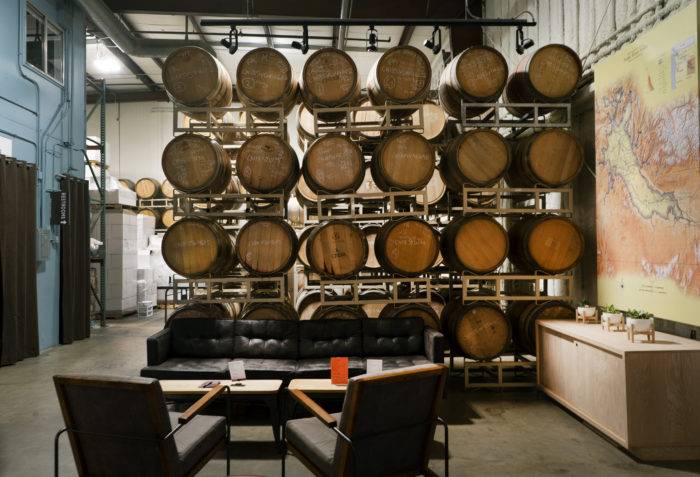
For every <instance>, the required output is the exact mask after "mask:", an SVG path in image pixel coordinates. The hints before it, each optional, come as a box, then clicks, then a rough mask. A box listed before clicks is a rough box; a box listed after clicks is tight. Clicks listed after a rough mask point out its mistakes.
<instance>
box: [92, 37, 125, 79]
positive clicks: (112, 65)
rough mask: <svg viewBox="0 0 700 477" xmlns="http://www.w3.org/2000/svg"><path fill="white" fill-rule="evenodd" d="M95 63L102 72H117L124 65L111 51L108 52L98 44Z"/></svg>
mask: <svg viewBox="0 0 700 477" xmlns="http://www.w3.org/2000/svg"><path fill="white" fill-rule="evenodd" d="M93 65H95V68H97V69H98V70H99V71H100V72H101V73H116V72H117V71H119V70H120V69H121V67H122V64H121V63H120V62H119V60H117V59H116V58H115V57H114V56H112V54H111V53H107V51H106V50H105V48H104V47H103V46H102V45H100V44H99V43H98V44H97V58H95V61H93Z"/></svg>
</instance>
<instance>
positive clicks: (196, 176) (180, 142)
mask: <svg viewBox="0 0 700 477" xmlns="http://www.w3.org/2000/svg"><path fill="white" fill-rule="evenodd" d="M161 165H162V166H163V172H164V173H165V177H167V178H168V181H170V183H171V184H172V185H173V186H174V187H175V188H176V189H177V190H180V191H182V192H185V193H189V194H197V193H201V194H220V193H222V192H224V189H226V187H227V186H228V185H229V184H230V182H231V160H230V159H229V156H228V154H226V152H225V151H224V148H223V147H221V145H220V144H219V143H218V142H216V141H214V140H212V139H209V138H208V137H205V136H201V135H199V134H182V135H180V136H175V138H173V139H172V140H171V141H170V142H169V143H168V145H167V146H165V149H163V155H162V158H161Z"/></svg>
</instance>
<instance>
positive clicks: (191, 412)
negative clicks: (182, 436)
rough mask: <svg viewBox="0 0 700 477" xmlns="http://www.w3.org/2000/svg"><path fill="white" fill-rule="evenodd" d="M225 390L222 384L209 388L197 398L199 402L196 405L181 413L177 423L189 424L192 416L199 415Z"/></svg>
mask: <svg viewBox="0 0 700 477" xmlns="http://www.w3.org/2000/svg"><path fill="white" fill-rule="evenodd" d="M225 389H226V386H224V385H222V384H218V385H216V386H215V387H213V388H211V391H209V392H208V393H206V394H205V395H204V396H202V397H201V398H199V400H198V401H197V402H196V403H194V404H192V405H191V406H190V407H188V408H187V410H186V411H185V412H183V413H182V415H181V416H180V417H178V418H177V422H179V423H180V424H187V423H188V422H190V421H191V420H192V418H193V417H194V416H196V415H197V414H199V413H200V412H201V411H202V410H203V409H204V408H205V407H207V406H208V405H209V403H210V402H211V401H212V400H213V399H214V398H216V397H217V396H218V395H219V394H221V393H222V392H224V390H225Z"/></svg>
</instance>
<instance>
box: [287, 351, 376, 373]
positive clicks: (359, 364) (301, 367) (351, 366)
mask: <svg viewBox="0 0 700 477" xmlns="http://www.w3.org/2000/svg"><path fill="white" fill-rule="evenodd" d="M365 369H366V365H365V360H364V359H363V358H360V357H357V356H354V357H350V358H348V374H349V375H350V376H358V375H360V374H364V373H365ZM294 375H295V376H296V377H297V378H330V377H331V359H330V358H302V359H300V360H299V361H297V369H296V372H295V373H294Z"/></svg>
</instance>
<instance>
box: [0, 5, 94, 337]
mask: <svg viewBox="0 0 700 477" xmlns="http://www.w3.org/2000/svg"><path fill="white" fill-rule="evenodd" d="M25 2H26V0H3V1H1V2H0V137H2V138H5V139H8V140H10V141H12V156H13V157H15V158H17V159H19V160H22V161H26V162H30V163H35V164H38V166H39V169H40V171H39V183H38V184H37V210H36V214H37V228H39V229H41V228H43V229H49V230H50V233H51V239H52V243H51V248H50V251H49V258H48V260H47V261H45V262H39V263H37V285H38V290H39V293H38V310H39V345H40V347H41V349H45V348H47V347H50V346H54V345H56V344H58V309H59V286H60V285H59V284H60V279H59V229H58V228H57V227H51V226H50V225H49V214H50V204H49V195H48V191H49V190H57V189H58V188H59V184H58V181H57V179H56V175H57V174H67V173H70V174H72V175H76V176H82V170H83V166H82V163H83V156H82V152H81V151H80V150H79V149H80V148H82V147H84V144H85V121H84V110H85V86H84V72H85V33H84V32H85V19H84V15H83V13H82V12H81V11H80V10H79V9H77V8H74V7H73V5H72V3H71V2H70V1H63V0H32V4H33V5H34V6H35V7H36V8H37V9H39V10H41V11H42V12H43V13H44V14H45V15H46V16H47V18H49V19H50V20H51V21H52V22H53V23H54V24H56V25H58V26H60V27H61V28H63V30H64V32H65V37H64V41H65V66H64V67H65V83H64V86H61V85H59V84H58V83H56V82H54V81H53V80H51V79H49V78H48V77H46V76H44V75H43V74H41V73H39V72H37V71H36V70H34V69H32V68H31V67H28V66H26V65H25V60H24V52H25V46H24V38H25V36H26V35H25ZM17 52H19V55H18V53H17ZM3 226H7V224H3Z"/></svg>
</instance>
